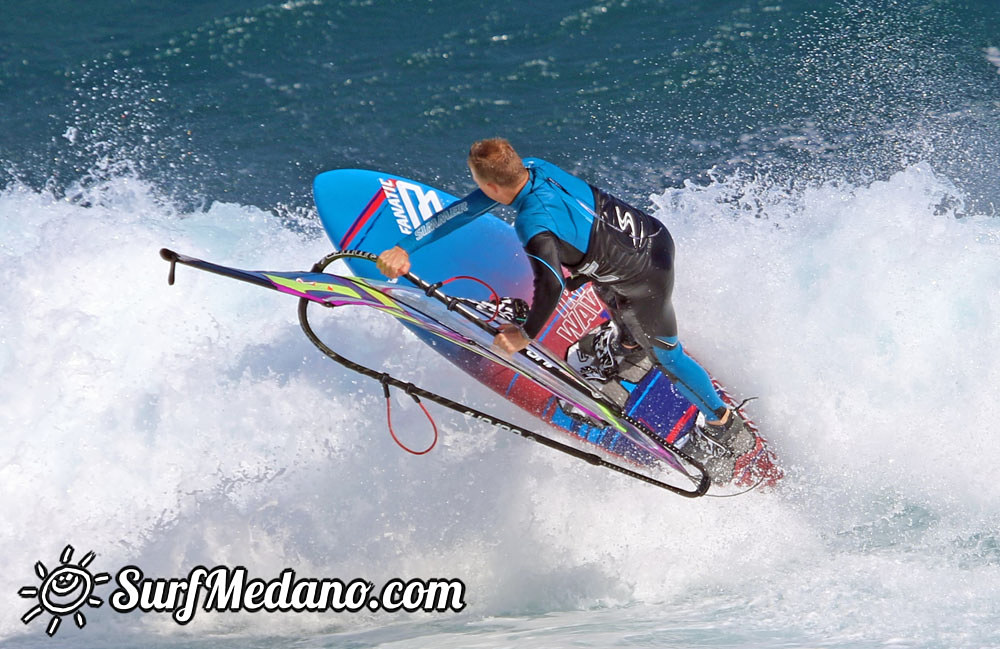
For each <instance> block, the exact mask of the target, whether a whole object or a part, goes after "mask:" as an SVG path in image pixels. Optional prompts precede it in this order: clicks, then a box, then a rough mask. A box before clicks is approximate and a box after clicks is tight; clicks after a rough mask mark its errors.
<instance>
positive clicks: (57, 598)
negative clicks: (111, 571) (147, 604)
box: [17, 545, 111, 636]
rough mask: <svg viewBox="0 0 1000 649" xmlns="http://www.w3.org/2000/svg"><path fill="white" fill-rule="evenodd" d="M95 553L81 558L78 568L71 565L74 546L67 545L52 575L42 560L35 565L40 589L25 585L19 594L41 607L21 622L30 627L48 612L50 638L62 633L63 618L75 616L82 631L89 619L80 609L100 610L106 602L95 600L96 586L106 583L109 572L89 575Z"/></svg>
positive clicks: (89, 553) (27, 614) (30, 610)
mask: <svg viewBox="0 0 1000 649" xmlns="http://www.w3.org/2000/svg"><path fill="white" fill-rule="evenodd" d="M95 556H96V555H95V554H94V553H93V551H91V552H88V553H87V554H85V555H84V556H83V558H82V559H80V562H79V563H78V564H77V565H72V564H71V563H70V562H71V561H72V560H73V546H72V545H67V546H66V548H65V549H64V550H63V552H62V555H61V556H60V557H59V564H60V565H59V567H58V568H56V569H55V570H53V571H52V572H49V570H48V569H47V568H46V567H45V564H43V563H42V562H41V561H39V562H38V563H36V564H35V574H36V575H38V578H39V579H41V580H42V585H41V587H36V586H25V587H23V588H22V589H21V590H19V591H17V594H18V595H20V596H21V597H24V598H26V599H27V598H37V599H38V604H37V605H36V606H33V607H32V608H30V609H29V610H28V612H27V613H25V614H24V615H23V616H21V621H22V622H24V623H25V624H27V623H28V622H31V621H32V620H33V619H35V618H36V617H38V616H39V615H41V614H42V613H49V614H51V615H52V619H51V620H49V626H48V628H47V629H46V630H45V632H46V633H48V634H49V636H54V635H55V634H56V631H58V630H59V624H60V623H61V622H62V618H63V616H64V615H72V616H73V621H75V622H76V626H77V627H79V628H81V629H82V628H83V627H84V626H86V624H87V617H86V616H85V615H84V614H83V612H82V611H81V610H80V609H82V608H83V607H84V606H90V607H92V608H97V607H99V606H100V605H101V604H103V603H104V600H102V599H101V598H100V597H94V586H97V585H99V584H104V583H107V582H108V581H110V580H111V576H110V575H108V573H106V572H101V573H98V574H96V575H92V574H90V571H89V570H87V566H89V565H90V562H91V561H93V560H94V557H95Z"/></svg>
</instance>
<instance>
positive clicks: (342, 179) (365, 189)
mask: <svg viewBox="0 0 1000 649" xmlns="http://www.w3.org/2000/svg"><path fill="white" fill-rule="evenodd" d="M313 192H314V198H315V201H316V206H317V210H318V212H319V216H320V220H321V222H322V224H323V227H324V229H325V230H326V232H327V235H328V236H329V238H330V240H331V242H333V244H334V246H335V247H336V248H337V249H338V250H348V249H350V250H361V251H364V252H369V253H373V254H376V255H377V254H379V253H380V252H382V251H383V250H386V249H388V248H391V247H392V246H394V245H396V244H397V243H398V242H399V241H400V240H401V239H403V238H404V237H406V236H408V235H410V234H411V233H412V232H413V231H414V229H416V228H419V227H420V226H421V225H422V224H424V223H425V222H427V220H428V219H430V218H431V217H432V216H433V215H434V214H435V213H436V212H438V211H440V210H441V209H443V208H445V207H447V206H448V205H449V204H451V203H453V202H454V201H456V200H457V198H456V197H455V196H452V195H451V194H448V193H447V192H444V191H442V190H440V189H436V188H434V187H432V186H429V185H426V184H424V183H421V182H418V181H415V180H411V179H408V178H404V177H401V176H397V175H394V174H389V173H384V172H379V171H371V170H363V169H338V170H333V171H328V172H325V173H322V174H320V175H318V176H317V177H316V179H315V181H314V184H313ZM410 260H411V263H412V271H413V272H414V274H416V275H418V276H420V277H421V278H422V279H424V280H425V281H429V282H432V283H433V282H438V281H445V280H448V279H450V278H453V277H457V276H472V277H475V278H477V279H479V280H481V281H482V282H484V283H486V284H488V285H489V286H490V287H492V288H493V289H494V291H496V293H498V294H499V295H502V296H505V297H512V298H520V299H523V300H528V301H530V299H531V292H532V272H531V268H530V266H529V264H528V261H527V258H526V256H525V253H524V250H523V249H522V247H521V244H520V242H519V240H518V238H517V235H516V234H515V232H514V228H513V227H512V225H511V224H510V223H508V222H506V221H505V220H503V219H502V218H500V217H499V216H497V215H494V214H484V215H483V216H480V217H478V218H476V219H475V220H473V221H471V222H469V223H467V224H466V225H464V226H462V227H461V228H458V229H457V230H455V231H454V232H451V233H449V234H448V235H447V236H445V237H442V238H440V239H437V240H435V241H433V242H431V243H429V244H427V245H426V246H424V247H422V248H419V249H418V250H416V251H415V252H414V253H413V254H412V255H411V257H410ZM347 263H348V265H349V267H350V269H351V272H352V273H355V274H356V275H357V276H359V277H364V278H368V279H372V280H384V279H385V278H384V276H382V275H381V273H379V272H378V270H377V269H376V268H375V266H374V264H372V263H370V262H367V261H362V260H348V261H347ZM449 293H450V294H452V295H457V296H460V297H465V298H468V299H471V300H485V299H487V298H488V297H489V291H488V290H487V289H486V288H484V287H482V286H480V285H479V284H477V283H475V282H455V283H452V284H449ZM609 319H610V313H609V311H608V309H607V306H606V305H605V304H604V303H603V302H602V301H601V300H600V298H599V297H598V296H597V294H596V292H595V291H594V289H593V287H592V286H591V285H590V284H586V285H584V286H583V287H581V288H580V289H578V290H577V291H575V292H573V293H565V294H564V295H563V296H562V298H561V300H560V302H559V306H558V307H557V309H556V311H555V313H553V315H552V317H551V318H550V319H549V321H548V322H547V323H546V325H545V327H543V329H542V331H541V333H540V334H539V336H538V338H537V342H540V343H541V344H542V345H543V346H544V347H545V348H546V349H548V350H549V351H550V352H551V353H552V354H553V355H555V356H556V357H558V358H565V357H566V356H567V352H568V351H569V350H570V348H571V347H572V346H574V345H576V344H577V343H578V341H579V340H580V339H581V338H582V337H583V336H585V335H587V334H588V333H589V332H592V331H594V330H595V329H597V328H599V327H601V326H602V325H604V324H605V323H607V322H608V320H609ZM414 333H416V334H417V335H418V336H419V337H421V338H422V339H423V340H424V341H425V342H427V343H428V344H431V345H435V347H436V349H438V351H439V352H440V353H442V354H443V355H445V356H446V357H448V358H449V360H451V361H452V362H453V363H455V364H456V365H458V366H459V367H460V368H462V369H463V370H464V371H465V372H466V373H468V374H469V375H470V376H472V377H473V378H475V379H476V380H477V381H480V382H481V383H483V384H485V385H487V386H489V387H490V388H491V389H493V390H494V391H495V392H497V393H498V394H500V395H502V396H503V397H504V398H506V399H508V400H509V401H511V402H512V403H514V404H515V405H517V406H518V407H520V408H522V409H524V410H526V411H527V412H529V413H530V414H532V415H534V416H535V417H537V418H539V419H541V420H542V421H545V422H546V423H548V424H550V425H552V426H554V427H555V428H557V429H558V430H560V431H562V432H563V433H564V434H566V435H569V436H572V437H575V438H577V439H580V440H584V441H586V442H588V443H590V444H594V445H596V446H598V447H600V448H603V449H605V450H607V451H609V452H611V453H613V454H615V455H620V456H623V457H626V458H630V459H640V460H641V459H643V458H642V455H643V453H642V452H641V450H639V449H636V448H635V445H634V444H633V443H632V442H631V441H630V440H629V439H628V438H627V437H626V436H623V435H622V434H620V432H619V431H616V430H615V429H613V428H610V427H607V426H606V425H602V424H600V423H599V422H591V421H588V420H587V419H586V418H585V417H580V416H579V415H578V413H575V412H573V411H572V408H571V407H568V406H567V404H565V403H563V402H561V401H560V400H559V399H557V398H555V397H554V396H553V395H552V393H551V392H549V391H547V390H545V389H544V388H542V387H541V386H539V385H537V384H536V383H534V382H532V381H530V380H528V379H526V378H525V377H523V376H522V375H520V374H518V373H517V372H515V371H512V370H511V369H509V368H505V367H500V366H497V365H496V364H494V363H489V362H483V360H482V359H481V358H479V357H476V356H475V355H470V354H468V353H464V352H463V350H461V349H460V348H456V347H453V346H448V345H439V344H436V343H437V341H435V340H432V339H431V338H430V337H428V336H427V334H426V332H422V331H420V330H417V329H414ZM620 385H621V386H622V387H624V388H625V391H626V392H627V397H626V398H625V401H624V404H623V410H624V412H625V413H626V414H627V415H629V416H630V417H632V418H634V419H636V420H638V421H640V422H642V423H643V424H644V425H645V426H646V427H647V428H648V429H650V430H652V431H653V432H654V433H656V434H657V435H659V436H660V437H661V438H662V439H663V440H665V441H666V442H668V443H669V444H672V445H674V446H676V447H683V445H684V444H685V442H686V441H687V439H688V438H689V436H691V435H692V433H693V431H694V430H695V425H696V420H697V417H698V410H697V408H695V406H693V405H692V404H691V403H690V402H689V401H688V400H687V399H686V398H685V397H683V396H682V395H681V394H680V393H679V392H678V391H677V390H675V389H674V387H673V385H672V384H671V382H670V381H669V380H668V379H667V378H666V377H665V376H664V375H663V374H662V373H660V371H659V370H657V369H655V368H654V369H652V370H650V371H648V372H646V373H645V375H644V376H642V377H641V378H639V379H638V380H636V382H634V383H630V382H628V381H621V382H620ZM716 387H717V389H718V391H719V393H720V396H722V398H723V399H724V400H725V401H727V403H730V404H731V405H735V403H734V401H733V399H732V398H731V397H730V395H729V394H728V393H727V392H726V391H725V390H724V389H723V388H722V386H721V384H719V383H718V382H716ZM751 426H752V422H751ZM754 432H755V435H756V434H757V432H756V430H754ZM761 441H762V440H761ZM759 450H760V451H761V456H760V459H767V460H770V459H771V457H772V456H770V455H767V457H764V455H763V454H764V453H768V454H769V451H767V450H766V448H765V447H764V446H763V445H762V444H761V446H760V449H759ZM755 459H756V458H748V459H747V460H746V461H744V462H743V465H744V466H745V469H746V470H745V471H744V474H745V475H743V476H742V477H741V476H735V479H734V482H735V483H736V484H749V483H750V481H751V480H752V479H754V477H755V476H756V475H757V474H759V473H760V471H759V470H756V471H755V470H754V469H759V468H760V467H757V466H756V465H757V464H758V463H757V462H756V461H752V460H755ZM773 468H774V467H773V465H771V466H770V469H773ZM770 473H771V474H772V475H777V474H776V472H775V471H773V470H772V471H770ZM775 479H776V478H775Z"/></svg>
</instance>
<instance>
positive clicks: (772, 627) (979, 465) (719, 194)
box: [0, 0, 1000, 649]
mask: <svg viewBox="0 0 1000 649" xmlns="http://www.w3.org/2000/svg"><path fill="white" fill-rule="evenodd" d="M0 10H2V11H0V15H2V20H0V249H2V254H0V279H2V282H3V286H4V287H5V288H6V290H5V291H4V293H3V297H0V430H2V431H3V436H2V439H3V444H2V446H0V449H2V452H0V494H2V495H0V519H2V520H3V523H4V524H3V525H2V526H0V552H2V554H3V556H4V559H5V567H6V569H5V570H4V572H3V575H2V576H0V602H2V609H3V611H4V613H3V614H2V615H0V647H4V648H6V647H12V648H13V647H37V648H43V647H45V648H48V647H64V646H65V647H122V648H132V647H136V648H138V647H164V648H166V647H191V648H198V649H202V648H204V649H221V648H230V647H234V648H235V647H289V648H291V647H295V648H313V647H316V648H320V647H393V648H402V647H657V648H659V647H712V648H717V647H718V648H722V647H775V648H777V647H834V648H870V647H920V648H924V647H942V648H943V647H948V648H955V647H969V648H972V647H976V648H980V647H1000V635H998V633H997V629H998V628H1000V487H998V484H1000V483H998V481H997V480H996V473H995V472H996V467H997V466H998V464H1000V450H998V448H1000V447H998V445H997V443H996V440H997V435H996V431H995V430H994V428H995V426H994V425H993V422H996V421H998V420H1000V405H998V403H1000V401H998V399H997V398H996V386H997V385H1000V351H998V350H1000V329H998V327H997V326H996V323H997V322H998V321H1000V288H998V287H1000V281H998V279H1000V221H998V219H997V207H998V205H1000V164H998V160H1000V4H998V3H997V2H996V1H995V0H965V1H960V0H879V1H873V2H867V1H861V0H839V1H831V0H814V1H811V2H805V1H803V0H794V1H786V0H738V1H737V0H732V1H719V2H711V3H689V2H677V1H661V2H656V1H652V0H616V1H610V2H595V1H593V0H588V1H570V0H553V1H552V2H548V3H535V4H528V3H517V4H512V5H504V4H502V3H487V2H459V1H443V2H440V1H427V2H401V1H396V2H392V1H384V2H383V1H378V0H357V1H350V2H336V1H333V0H289V1H287V2H270V3H268V2H263V1H260V2H249V1H245V0H244V1H239V0H206V1H202V2H190V1H186V2H181V1H178V2H153V1H152V0H93V1H91V2H68V1H66V0H51V1H49V2H27V1H22V0H6V1H4V2H3V3H2V6H0ZM496 135H501V136H504V137H507V138H508V139H510V140H511V141H512V142H513V144H514V145H515V146H516V147H517V148H518V149H519V151H520V152H521V153H522V154H523V155H525V156H528V155H530V156H537V157H541V158H545V159H548V160H551V161H552V162H555V163H556V164H558V165H560V166H562V167H564V168H566V169H567V170H570V171H572V172H574V173H577V174H578V175H580V176H581V177H583V178H585V179H587V180H589V181H591V182H593V183H595V184H598V185H601V186H602V187H604V188H606V189H608V190H610V191H612V192H614V193H616V194H618V195H620V196H622V197H623V198H625V199H626V200H628V201H630V202H632V203H634V204H635V205H637V206H639V207H642V208H644V209H647V210H649V211H650V212H651V213H652V214H654V215H656V216H657V217H658V218H660V219H661V220H663V221H664V222H665V223H666V224H667V226H668V227H669V228H670V231H671V233H672V234H673V236H674V239H675V240H676V242H677V249H678V258H677V285H676V288H675V297H674V300H675V306H676V308H677V312H678V315H679V323H680V328H681V338H682V339H683V340H684V341H685V346H686V347H687V348H688V349H690V350H693V351H694V353H695V354H696V355H697V356H698V358H699V359H701V360H702V361H703V362H705V363H706V365H708V366H709V367H710V368H711V369H712V371H713V373H714V374H715V375H716V376H718V377H719V378H720V379H721V380H722V381H723V382H724V383H725V384H726V385H727V387H729V388H730V390H731V391H732V392H733V393H734V394H736V395H739V396H740V397H749V396H756V397H758V400H757V401H755V402H753V405H752V406H751V407H750V414H751V415H752V416H753V417H754V419H755V420H756V421H757V422H758V424H759V425H760V426H761V428H762V430H763V432H764V433H765V436H767V437H768V438H769V440H770V441H771V443H772V444H773V446H774V448H775V450H776V452H777V454H778V456H779V457H780V458H781V460H782V463H783V465H784V467H785V469H786V472H787V477H786V478H785V480H784V481H783V482H782V483H781V484H780V486H779V487H778V488H776V489H774V490H772V491H770V492H753V493H750V494H747V495H744V496H741V497H738V498H731V499H701V500H696V501H688V500H685V499H681V498H677V497H673V496H670V495H668V494H664V493H662V492H658V491H656V490H653V489H651V488H649V487H647V486H644V485H642V484H639V483H633V482H630V481H628V480H626V479H625V478H622V477H620V476H616V475H614V474H611V473H610V472H607V471H602V470H601V469H598V468H594V467H591V466H589V465H586V464H583V463H579V462H576V461H574V460H572V459H570V458H563V457H561V456H557V455H556V454H553V453H551V452H550V451H547V450H546V449H543V448H541V447H537V446H536V445H531V444H527V443H525V442H524V441H523V440H519V439H517V438H515V437H513V436H509V435H506V434H504V433H501V432H498V431H497V430H495V429H493V428H491V427H489V426H487V425H486V424H484V423H482V422H476V421H471V420H467V419H463V418H461V417H458V416H457V415H455V416H453V415H451V414H449V413H445V412H435V416H436V418H437V419H438V423H439V425H440V427H441V434H442V441H441V444H440V446H439V448H438V449H436V450H435V451H434V452H433V453H431V454H429V455H427V456H423V457H420V458H414V457H413V456H409V455H407V454H405V453H403V452H402V451H401V450H400V449H399V448H398V447H397V446H396V445H395V444H394V443H393V442H392V440H391V438H390V437H389V434H388V431H387V430H386V427H385V404H384V400H383V398H382V393H381V389H380V388H379V386H378V385H377V384H375V383H374V382H370V381H367V380H366V379H363V378H360V377H355V376H348V375H345V373H344V372H343V371H342V370H341V368H339V367H337V366H334V365H333V364H331V363H329V362H328V361H327V360H326V359H325V358H323V357H322V356H321V355H320V354H318V353H317V352H316V351H315V350H314V349H313V348H312V347H311V345H310V344H309V342H308V341H307V340H306V339H305V338H304V337H303V336H302V335H301V333H300V332H299V330H298V328H297V324H296V319H295V311H294V304H293V303H292V302H291V300H288V299H287V298H285V297H283V296H280V295H272V294H268V293H265V292H262V291H258V290H256V289H254V288H252V287H243V286H238V285H230V284H231V282H228V281H227V280H223V279H221V278H218V277H212V276H205V277H196V276H195V275H196V274H195V273H194V272H193V271H192V272H189V273H183V274H180V273H179V275H182V278H181V277H179V279H178V283H179V284H180V285H179V286H175V287H168V286H167V283H166V270H167V269H166V265H165V264H164V262H163V261H162V260H161V259H159V257H158V255H157V251H158V250H159V248H160V247H163V246H167V247H171V248H174V249H177V250H179V251H182V252H185V253H188V254H192V255H195V256H199V257H204V258H209V259H212V260H215V261H218V262H220V263H227V264H232V265H234V266H239V267H245V268H270V269H275V270H292V269H296V268H301V269H305V268H308V267H309V266H311V265H312V263H313V262H314V261H316V260H317V259H319V258H320V257H322V256H323V255H325V254H326V253H328V252H330V250H331V248H332V246H331V244H330V242H329V241H328V240H327V239H326V237H325V235H324V234H323V232H322V229H321V228H320V226H319V223H318V219H317V217H316V213H315V208H314V206H313V202H312V197H311V194H310V191H311V183H312V179H313V177H314V176H315V175H316V174H318V173H320V172H322V171H325V170H328V169H334V168H341V167H360V168H371V169H380V170H385V171H388V172H392V173H397V174H401V175H404V176H407V177H412V178H415V179H417V180H420V181H423V182H426V183H430V184H434V185H437V186H440V187H441V188H442V189H444V190H446V191H449V192H451V193H454V194H458V195H462V194H464V193H465V192H467V191H469V190H470V189H471V188H472V187H473V185H472V181H471V179H470V178H469V175H468V171H467V169H466V167H465V154H466V152H467V150H468V146H469V144H470V143H471V142H472V141H474V140H476V139H480V138H483V137H491V136H496ZM484 254H485V253H484ZM498 263H503V260H498ZM321 333H325V334H326V335H327V336H330V337H333V338H335V339H336V340H337V341H338V342H339V343H340V344H342V345H344V346H345V349H349V350H350V353H351V354H352V355H353V356H352V358H356V359H357V360H359V361H362V362H367V363H368V364H370V365H374V366H378V367H384V368H386V369H387V371H392V372H393V373H395V374H398V375H401V376H403V377H404V378H406V380H410V381H413V382H414V383H417V384H420V385H424V386H427V387H430V388H433V389H437V390H439V391H441V392H442V393H445V394H448V395H451V396H456V397H461V398H462V399H465V400H468V401H469V402H470V403H473V404H475V405H476V406H477V407H480V408H482V409H484V410H487V411H492V412H497V413H500V414H502V416H507V417H511V418H516V417H519V416H522V417H524V415H522V414H519V413H518V412H516V411H513V410H512V408H513V407H512V406H510V405H509V404H507V403H506V402H504V401H503V400H501V399H500V398H499V397H497V396H495V395H493V394H492V393H491V392H489V391H488V390H486V389H485V388H483V387H482V386H478V385H474V384H470V382H469V380H468V379H467V378H466V377H465V375H463V374H461V373H460V372H458V371H457V370H455V369H454V368H452V367H451V366H449V365H448V364H447V363H446V362H445V361H444V360H442V359H441V358H440V357H439V356H437V355H436V354H435V353H434V352H433V351H432V350H430V349H429V348H427V347H425V346H423V345H420V344H419V342H418V341H417V340H416V339H415V338H414V337H413V336H411V335H409V334H407V333H405V332H404V331H403V330H402V329H401V328H400V327H399V325H398V324H397V323H395V322H394V321H392V320H391V319H390V318H387V317H384V316H383V315H381V314H378V313H356V314H352V315H350V316H348V317H343V316H340V317H339V318H338V317H336V316H334V317H331V318H329V319H328V320H327V321H326V322H324V323H323V330H322V331H321ZM394 413H396V414H394V421H396V422H400V423H398V424H397V429H403V431H404V432H403V434H407V435H410V436H412V437H413V438H417V439H419V437H420V435H424V434H426V430H425V429H423V428H421V426H423V425H424V423H423V422H424V419H423V414H422V413H421V412H420V410H419V409H418V408H417V407H416V406H414V405H413V404H412V402H409V400H408V399H399V400H397V401H396V402H395V404H394ZM67 546H71V547H72V551H71V552H67V550H66V548H67ZM89 552H93V553H94V554H93V555H92V556H91V555H88V553H89ZM85 557H89V558H86V559H85ZM129 565H133V566H137V567H139V568H140V569H141V570H142V571H143V573H144V574H145V575H146V576H147V577H149V578H150V579H177V580H180V579H182V578H186V577H188V575H189V574H190V573H191V572H192V570H193V569H195V568H196V567H197V566H205V567H208V568H212V567H215V566H228V567H231V568H235V567H237V566H244V567H246V568H247V570H248V572H249V574H251V575H252V576H254V577H258V578H260V579H263V580H265V581H268V580H274V579H277V578H278V577H279V576H280V575H281V574H282V571H283V570H285V569H288V568H291V569H293V570H294V571H295V574H296V575H298V576H299V577H301V578H314V579H322V578H327V579H333V578H336V579H340V580H342V581H343V582H345V583H347V582H351V581H352V580H355V579H361V580H364V581H366V582H370V583H372V584H375V585H381V584H385V583H387V582H389V581H390V580H392V579H394V578H399V579H403V580H414V579H419V580H425V581H426V580H431V579H459V580H461V581H462V583H463V584H464V587H465V602H464V603H465V606H464V607H463V608H462V609H461V610H460V611H450V612H437V611H432V612H423V611H416V612H405V611H393V612H389V611H384V610H379V611H372V610H362V611H359V612H347V611H345V612H341V613H334V612H322V613H310V612H299V613H295V612H265V611H259V612H248V611H240V612H230V611H204V610H200V611H199V612H197V614H196V615H194V617H193V619H191V620H190V621H189V622H188V623H186V624H179V623H178V622H177V621H175V619H174V618H173V617H172V616H171V614H170V613H169V612H163V611H160V612H157V611H155V610H150V611H147V612H144V611H142V610H138V609H135V610H133V611H132V612H129V613H119V612H116V611H115V610H114V609H113V607H112V601H111V596H112V592H113V591H114V590H115V588H116V584H117V579H116V577H117V575H118V572H119V570H121V569H122V568H124V567H126V566H129ZM73 566H76V567H77V568H79V569H80V570H84V569H85V570H86V571H87V572H88V574H100V573H106V574H107V575H108V581H107V582H104V581H102V583H100V584H93V597H94V598H96V599H90V600H88V601H87V602H86V603H83V604H81V605H80V606H79V607H67V608H66V609H65V610H63V609H59V607H58V604H59V602H49V604H50V606H49V608H46V609H44V610H38V611H35V613H33V614H32V613H31V612H32V611H33V610H34V608H35V606H36V604H38V601H39V600H38V597H36V596H34V595H32V594H31V593H32V592H35V591H39V590H44V588H43V585H44V584H45V579H46V577H47V576H48V575H51V574H53V573H54V572H56V571H58V570H59V569H60V568H61V567H62V568H66V567H73ZM72 597H73V593H68V594H63V600H62V601H63V603H65V602H66V601H67V600H71V599H72ZM147 608H149V607H147ZM161 608H162V607H161ZM53 611H55V612H53ZM25 618H27V621H26V622H25ZM53 618H57V619H58V626H57V627H55V628H54V631H53V634H52V635H51V636H50V635H48V634H47V633H46V629H49V630H53V626H52V625H53Z"/></svg>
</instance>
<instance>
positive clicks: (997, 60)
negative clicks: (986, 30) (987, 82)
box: [983, 47, 1000, 74]
mask: <svg viewBox="0 0 1000 649" xmlns="http://www.w3.org/2000/svg"><path fill="white" fill-rule="evenodd" d="M983 53H984V54H986V60H987V61H989V62H990V63H992V64H993V65H995V66H996V68H997V74H1000V47H987V48H985V49H984V50H983Z"/></svg>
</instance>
